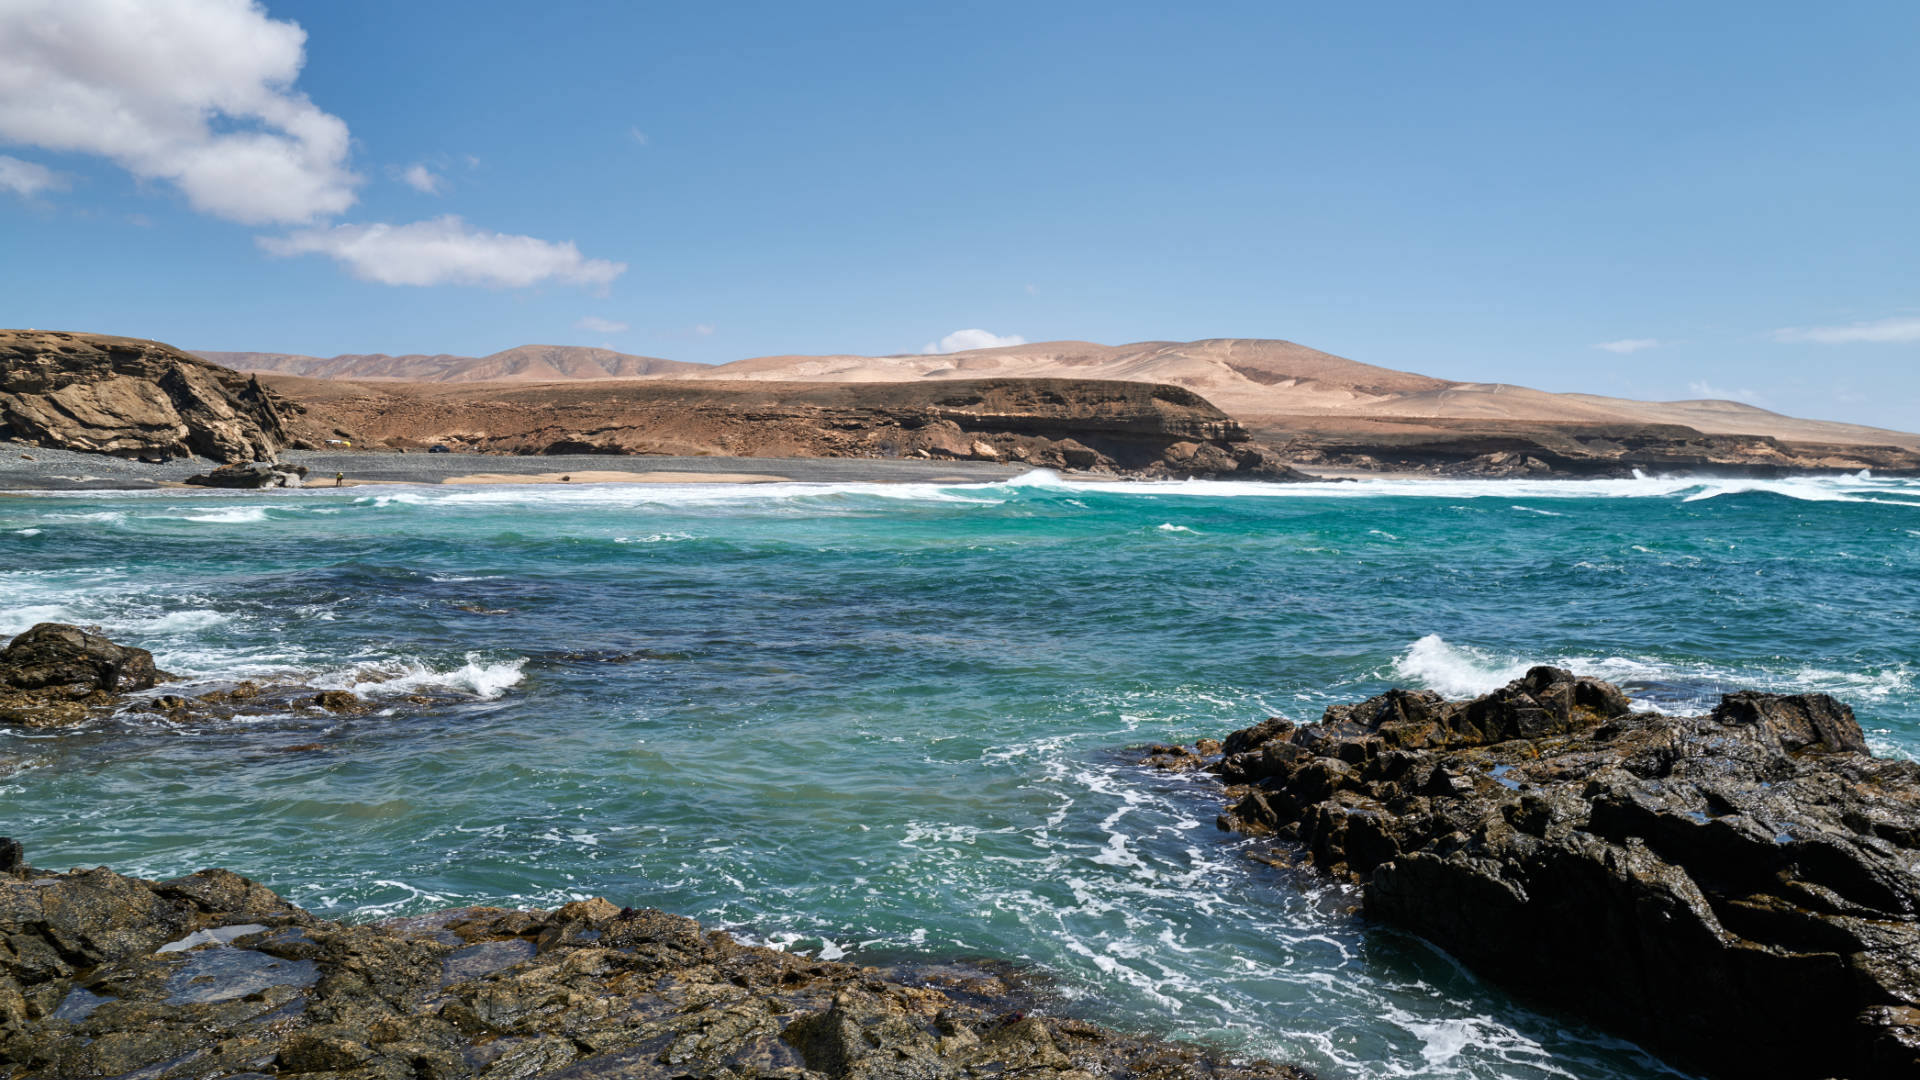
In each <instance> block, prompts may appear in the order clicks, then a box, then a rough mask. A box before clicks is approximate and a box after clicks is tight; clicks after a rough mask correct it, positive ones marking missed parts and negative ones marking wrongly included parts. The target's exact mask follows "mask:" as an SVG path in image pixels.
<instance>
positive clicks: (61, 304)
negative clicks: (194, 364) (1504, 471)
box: [0, 0, 1920, 429]
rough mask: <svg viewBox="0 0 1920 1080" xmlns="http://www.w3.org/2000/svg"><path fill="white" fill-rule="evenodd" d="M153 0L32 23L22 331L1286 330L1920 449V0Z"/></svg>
mask: <svg viewBox="0 0 1920 1080" xmlns="http://www.w3.org/2000/svg"><path fill="white" fill-rule="evenodd" d="M116 9H118V11H119V13H118V14H116V13H115V11H116ZM128 10H129V9H128V8H127V7H126V6H122V5H113V4H109V3H107V2H105V0H0V252H4V258H0V324H5V325H13V326H38V327H60V328H68V329H85V330H98V331H104V332H112V333H121V334H130V335H136V336H141V337H152V338H158V339H161V340H165V341H170V342H173V343H175V344H179V345H182V346H186V347H189V348H203V349H231V350H258V351H281V352H301V353H313V354H319V355H332V354H335V353H341V352H392V353H401V352H454V353H465V354H484V353H488V352H492V351H496V350H498V349H502V348H506V347H509V346H512V345H517V344H523V343H529V342H542V343H559V344H584V345H608V346H611V347H613V348H617V349H620V350H622V351H625V352H633V353H644V354H649V355H659V356H669V357H674V358H678V359H687V360H699V361H710V362H720V361H725V360H731V359H737V358H740V357H746V356H755V355H764V354H769V353H784V352H861V353H888V352H914V351H919V350H921V349H922V348H925V347H927V346H928V345H929V344H931V343H937V342H939V341H941V340H942V339H944V338H946V337H947V335H949V334H951V333H953V332H954V331H959V330H967V329H979V330H983V331H986V332H987V333H988V334H990V335H999V336H1006V337H1019V338H1023V339H1025V340H1029V341H1041V340H1048V339H1054V338H1079V339H1087V340H1094V341H1103V342H1110V343H1118V342H1126V341H1138V340H1153V339H1165V340H1187V339H1192V338H1200V337H1220V336H1240V337H1279V338H1288V339H1291V340H1295V341H1300V342H1303V343H1306V344H1309V345H1313V346H1315V347H1318V348H1323V349H1327V350H1329V351H1332V352H1336V353H1339V354H1341V355H1345V356H1350V357H1353V358H1355V359H1359V360H1364V361H1368V362H1370V363H1376V364H1383V365H1386V366H1389V367H1396V368H1405V369H1411V370H1415V371H1422V372H1427V373H1430V374H1434V375H1440V376H1445V377H1450V378H1459V379H1479V380H1498V381H1506V382H1516V383H1523V384H1527V385H1533V386H1539V387H1543V388H1546V389H1553V390H1586V391H1591V392H1596V393H1610V394H1624V395H1629V396H1638V397H1649V398H1661V399H1668V398H1684V397H1699V396H1722V397H1737V398H1742V399H1745V400H1750V401H1754V402H1756V403H1758V404H1762V405H1765V406H1768V407H1772V408H1777V409H1780V410H1782V411H1787V412H1793V413H1798V414H1802V415H1814V416H1824V417H1833V418H1840V419H1851V420H1858V421H1862V422H1869V423H1877V424H1882V425H1887V426H1894V427H1902V428H1909V429H1911V428H1916V427H1920V258H1916V251H1917V250H1920V243H1916V242H1917V241H1920V214H1917V213H1916V209H1915V204H1916V192H1920V140H1916V139H1915V137H1914V133H1915V132H1916V131H1920V78H1917V77H1916V75H1915V72H1916V71H1920V5H1915V4H1911V3H1905V2H1899V3H1891V2H1890V3H1855V4H1849V3H1838V4H1822V5H1808V4H1769V3H1743V4H1707V3H1696V4H1671V3H1662V4H1635V3H1616V4H1608V5H1563V4H1537V3H1526V4H1520V3H1513V4H1504V3H1462V4H1430V3H1405V4H1375V5H1324V4H1316V5H1305V4H1282V3H1263V4H1235V3H1215V4H1207V5H1171V4H1152V5H1129V4H1124V3H1111V2H1110V3H1100V4H1091V3H1090V4H1071V3H1049V4H1030V3H1029V4H1004V5H1003V4H974V5H967V6H964V7H960V6H939V7H936V6H933V5H894V4H888V5H881V4H870V5H869V4H835V5H796V4H766V5H752V4H731V5H671V6H670V5H659V4H619V5H600V4H585V3H564V2H562V3H544V4H540V5H528V4H518V3H490V2H484V0H468V2H464V3H457V4H455V3H446V4H442V3H424V2H414V3H407V4H391V3H364V2H357V0H311V2H289V0H273V2H270V3H267V4H265V5H264V6H261V5H257V4H254V5H250V4H248V3H246V2H245V0H173V2H171V3H167V4H160V3H157V2H156V3H153V4H148V5H138V4H135V5H131V10H132V12H133V14H132V15H129V14H128ZM302 32H303V34H304V36H302ZM9 72H11V74H9ZM568 245H571V247H569V246H568ZM1601 346H1611V348H1602V347H1601Z"/></svg>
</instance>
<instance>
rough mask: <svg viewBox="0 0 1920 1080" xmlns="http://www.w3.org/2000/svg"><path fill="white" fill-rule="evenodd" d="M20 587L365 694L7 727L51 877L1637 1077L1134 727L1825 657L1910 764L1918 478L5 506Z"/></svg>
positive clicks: (1919, 550)
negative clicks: (1567, 677)
mask: <svg viewBox="0 0 1920 1080" xmlns="http://www.w3.org/2000/svg"><path fill="white" fill-rule="evenodd" d="M43 620H63V621H75V622H81V623H92V624H98V625H100V626H101V627H103V628H105V629H106V630H107V631H108V632H109V633H110V634H112V635H113V636H114V637H116V638H117V639H120V640H122V641H127V642H131V643H136V644H140V645H144V646H146V647H148V648H151V649H153V650H154V652H155V653H156V655H157V657H158V659H159V660H160V662H161V664H162V666H163V667H166V668H168V669H170V670H172V671H175V672H177V673H180V674H182V675H184V676H187V677H189V678H191V679H193V680H197V681H200V682H202V683H204V684H205V685H206V686H207V687H208V688H212V687H214V686H217V685H219V684H221V683H222V682H223V681H228V682H230V681H232V680H235V679H238V678H243V677H250V678H280V677H289V678H299V679H301V680H305V681H308V682H310V683H313V684H315V685H321V686H337V687H343V688H356V689H358V690H359V691H360V692H361V693H363V694H365V695H366V696H368V697H369V698H370V699H372V700H373V701H374V702H375V703H376V704H378V705H379V706H380V707H379V708H378V709H377V710H375V711H374V712H372V713H370V714H368V715H365V716H357V717H349V718H342V717H335V716H328V715H321V714H318V713H313V714H306V715H289V716H279V717H270V718H264V719H256V720H251V721H247V722H234V723H229V724H224V725H218V726H214V727H211V728H196V729H184V728H171V727H168V726H165V725H164V724H156V723H153V722H152V721H151V720H148V721H145V722H127V723H109V724H104V725H101V726H97V727H94V728H90V729H87V730H83V731H77V732H68V733H62V734H57V735H39V736H29V735H27V734H24V733H20V732H0V822H4V827H0V831H3V832H7V833H10V834H12V835H17V836H22V837H24V838H25V839H26V841H27V844H28V854H29V856H30V857H31V858H32V859H33V861H34V862H35V863H36V864H37V865H41V866H52V867H66V866H70V865H95V864H102V863H104V864H108V865H111V866H113V867H115V868H117V869H120V870H123V871H127V872H135V873H140V874H143V875H152V876H171V875H174V874H178V873H183V872H187V871H191V870H194V869H198V868H201V867H205V866H214V865H219V866H227V867H230V868H232V869H235V870H238V871H240V872H242V873H245V874H248V875H250V876H252V877H255V878H258V879H260V880H262V881H264V882H266V883H267V884H269V885H270V886H272V887H273V888H275V889H277V890H279V891H281V892H282V893H284V894H286V895H288V896H289V897H291V898H292V899H294V900H296V901H297V902H299V903H301V904H304V905H306V906H308V907H311V908H313V909H315V910H318V911H321V912H325V913H328V914H332V915H338V916H345V917H358V918H375V917H380V916H384V915H392V914H403V913H409V912H417V911H422V910H427V909H432V908H437V907H444V906H449V905H454V904H467V903H497V904H508V905H516V904H518V905H533V904H538V905H550V904H553V903H556V902H560V901H563V900H565V899H568V898H573V897H578V896H585V895H594V894H599V895H605V896H607V897H609V898H610V899H612V900H613V901H614V902H615V903H619V904H634V905H656V906H659V907H663V908H666V909H668V910H671V911H676V912H681V913H684V914H688V915H693V916H696V917H698V918H700V919H702V920H704V921H706V922H708V923H710V924H713V925H720V926H726V927H730V928H734V929H736V930H737V931H738V932H739V933H740V934H741V935H742V936H744V937H747V938H749V939H751V940H756V941H761V942H767V943H772V944H776V945H780V946H782V947H786V948H790V949H798V950H805V951H808V952H814V953H819V954H823V955H826V956H828V957H835V956H840V955H843V954H844V955H847V956H866V957H874V958H887V959H892V958H899V957H910V956H912V957H949V958H950V957H991V958H997V959H1002V960H1011V961H1016V962H1020V963H1023V964H1026V965H1029V966H1031V967H1032V968H1034V969H1036V970H1038V971H1039V972H1041V973H1043V974H1044V975H1046V976H1047V977H1049V978H1050V979H1051V980H1052V982H1053V984H1054V986H1055V988H1056V991H1057V993H1058V994H1059V995H1060V1001H1059V1003H1058V1005H1057V1006H1056V1007H1058V1008H1063V1009H1071V1010H1076V1011H1080V1012H1083V1013H1086V1014H1088V1015H1092V1016H1096V1017H1099V1018H1101V1019H1105V1020H1107V1021H1109V1022H1114V1023H1118V1024H1121V1025H1124V1026H1127V1027H1131V1028H1135V1029H1144V1030H1149V1031H1153V1032H1158V1033H1164V1034H1170V1035H1176V1036H1180V1037H1185V1038H1192V1039H1198V1040H1202V1041H1207V1042H1210V1043H1213V1044H1216V1045H1220V1046H1224V1047H1228V1048H1231V1049H1232V1050H1233V1051H1234V1052H1236V1053H1238V1054H1244V1055H1254V1054H1265V1055H1271V1056H1275V1057H1278V1058H1283V1059H1289V1060H1297V1061H1303V1062H1306V1063H1309V1064H1311V1065H1313V1066H1315V1067H1317V1068H1319V1069H1321V1070H1323V1071H1324V1072H1325V1073H1326V1074H1327V1075H1329V1076H1335V1077H1340V1076H1434V1077H1515V1078H1518V1077H1548V1076H1562V1077H1603V1078H1612V1077H1651V1076H1661V1075H1670V1074H1668V1073H1667V1072H1666V1070H1665V1069H1664V1068H1663V1067H1662V1066H1661V1065H1660V1064H1659V1063H1657V1062H1655V1061H1653V1060H1652V1059H1650V1058H1648V1057H1646V1056H1644V1055H1642V1054H1640V1053H1639V1052H1638V1051H1636V1050H1635V1049H1634V1048H1633V1047H1631V1046H1628V1045H1626V1044H1623V1043H1619V1042H1616V1041H1613V1040H1609V1039H1607V1038H1605V1037H1603V1036H1601V1035H1599V1034H1597V1033H1595V1032H1594V1031H1592V1030H1590V1029H1587V1028H1584V1027H1582V1026H1580V1025H1578V1024H1574V1023H1571V1022H1568V1021H1566V1020H1565V1019H1564V1018H1560V1017H1555V1016H1552V1015H1546V1014H1542V1013H1539V1012H1535V1011H1531V1010H1529V1009H1527V1008H1525V1007H1524V1006H1522V1005H1520V1004H1517V1003H1515V1002H1514V1001H1513V1000H1511V999H1510V998H1508V997H1506V996H1505V995H1503V994H1501V993H1499V992H1497V991H1495V990H1493V989H1490V988H1489V987H1487V986H1485V985H1483V984H1481V983H1479V982H1478V981H1477V980H1475V979H1474V978H1472V977H1471V976H1470V975H1468V974H1467V973H1465V972H1463V971H1461V970H1460V969H1458V968H1457V967H1456V966H1455V965H1454V964H1453V963H1452V962H1451V961H1450V960H1449V959H1448V958H1447V957H1445V956H1444V955H1442V954H1440V953H1437V952H1435V951H1433V950H1431V949H1429V948H1427V947H1425V946H1424V945H1422V944H1420V943H1419V942H1418V941H1415V940H1412V939H1409V938H1407V937H1404V936H1401V935H1399V934H1396V933H1393V932H1390V931H1386V930H1381V929H1378V928H1370V927H1367V926H1365V925H1364V924H1362V923H1361V922H1359V921H1358V920H1356V919H1355V918H1354V917H1353V916H1352V915H1351V914H1350V909H1351V908H1352V906H1353V905H1354V903H1355V902H1356V899H1357V898H1356V897H1355V896H1353V895H1352V894H1350V893H1347V892H1344V891H1341V890H1339V889H1334V888H1329V887H1326V886H1323V885H1317V884H1315V883H1314V882H1312V881H1311V880H1305V879H1300V878H1295V877H1289V876H1287V875H1285V874H1283V873H1281V872H1279V871H1275V870H1272V869H1269V868H1267V867H1265V866H1262V865H1260V864H1257V863H1254V862H1252V861H1250V860H1248V859H1246V858H1245V857H1244V855H1243V852H1244V851H1245V850H1246V849H1247V847H1248V842H1247V841H1244V840H1241V839H1238V838H1234V837H1230V836H1227V835H1225V834H1222V833H1220V832H1218V831H1216V830H1215V828H1214V826H1213V817H1214V814H1215V812H1216V810H1217V809H1218V806H1217V802H1216V800H1215V799H1214V798H1213V797H1212V796H1211V795H1210V793H1209V792H1208V790H1207V789H1206V787H1205V784H1204V783H1203V782H1199V781H1196V780H1193V779H1191V778H1187V779H1182V778H1179V777H1170V776H1166V775H1160V774H1155V773H1152V772H1148V771H1146V770H1143V769H1140V768H1138V767H1135V766H1133V765H1131V764H1130V761H1131V760H1132V758H1133V757H1134V756H1137V755H1129V754H1128V753H1127V752H1126V751H1125V748H1126V747H1128V746H1129V745H1134V744H1139V743H1143V742H1148V741H1155V740H1165V741H1189V742H1190V741H1191V740H1193V739H1195V738H1198V737H1201V736H1218V735H1221V734H1224V733H1225V732H1226V731H1228V730H1230V729H1232V728H1235V727H1239V726H1243V725H1245V724H1247V723H1249V722H1252V721H1254V720H1257V719H1259V718H1261V717H1264V716H1267V715H1272V714H1278V715H1283V716H1287V717H1291V718H1294V719H1296V720H1309V719H1313V718H1316V717H1317V716H1318V715H1319V713H1320V711H1321V709H1323V708H1324V707H1325V706H1326V705H1328V704H1330V703H1334V702H1340V701H1350V700H1357V699H1359V698H1361V697H1364V696H1366V695H1368V694H1371V693H1374V692H1377V691H1379V690H1380V689H1382V688H1384V687H1387V686H1389V685H1402V686H1418V687H1431V688H1434V689H1438V690H1442V691H1445V692H1447V693H1449V694H1469V693H1474V692H1479V691H1484V690H1486V689H1489V688H1491V687H1493V686H1496V685H1498V684H1500V683H1501V682H1503V681H1505V680H1506V679H1508V678H1511V677H1514V676H1516V675H1518V674H1519V673H1520V672H1521V671H1523V670H1524V669H1525V667H1526V666H1527V665H1529V664H1531V663H1534V662H1542V661H1550V662H1554V663H1559V664H1563V665H1566V666H1570V667H1573V668H1575V669H1576V670H1579V671H1582V672H1588V673H1593V674H1598V675H1602V676H1605V677H1607V678H1611V679H1614V680H1617V681H1620V682H1622V683H1623V684H1625V685H1626V686H1627V688H1628V690H1629V692H1630V693H1631V694H1633V695H1634V696H1635V697H1636V698H1637V699H1638V700H1639V701H1641V702H1643V703H1645V704H1648V705H1657V706H1661V707H1666V708H1690V707H1695V706H1704V705H1706V704H1709V703H1710V702H1711V701H1712V700H1713V698H1714V696H1715V695H1717V694H1718V693H1720V692H1722V691H1725V690H1729V689H1734V688H1739V687H1759V688H1766V689H1778V690H1823V691H1827V692H1830V693H1833V694H1836V695H1838V696H1839V697H1841V698H1842V699H1844V700H1846V701H1847V702H1849V703H1850V704H1852V705H1853V706H1854V708H1855V709H1856V710H1858V712H1859V715H1860V717H1861V720H1862V722H1863V725H1864V726H1865V727H1866V728H1867V729H1868V731H1869V733H1870V738H1871V739H1872V741H1873V742H1874V745H1875V747H1876V749H1877V750H1878V751H1879V752H1882V753H1889V754H1902V755H1910V754H1914V753H1916V752H1920V687H1916V685H1915V680H1916V671H1917V670H1920V655H1917V653H1920V648H1917V647H1916V631H1920V482H1914V481H1904V480H1880V479H1873V478H1868V477H1840V478H1830V479H1801V480H1784V481H1695V480H1686V479H1672V480H1652V479H1650V480H1635V481H1618V482H1613V481H1607V482H1590V483H1528V482H1513V481H1506V482H1438V481H1412V480H1403V481H1390V480H1389V481H1373V482H1367V483H1358V484H1338V485H1332V484H1329V485H1308V486H1292V487H1268V486H1262V485H1250V484H1219V483H1188V484H1167V485H1133V484H1107V485H1082V484H1062V483H1059V482H1057V481H1055V480H1053V479H1051V478H1049V477H1046V476H1044V475H1035V476H1032V477H1028V478H1025V479H1024V480H1022V481H1016V482H1013V483H1009V484H995V485H984V486H954V487H940V486H930V485H922V486H907V485H901V486H885V487H882V486H860V485H837V486H804V485H766V486H751V487H726V486H600V487H580V488H563V487H553V486H546V487H501V488H490V489H472V488H466V489H450V488H401V487H390V488H358V489H350V490H348V491H342V492H335V491H329V490H316V491H310V492H294V493H287V494H284V495H281V494H276V495H274V496H272V497H267V496H263V495H258V494H223V493H195V494H182V493H178V492H164V493H154V494H150V495H149V494H141V495H112V496H102V495H98V494H88V495H75V496H64V497H37V498H31V499H5V500H0V632H4V633H8V634H11V633H16V632H18V631H20V630H23V629H25V628H26V627H27V626H29V625H31V624H33V623H35V622H38V621H43ZM376 680H385V681H376ZM425 687H432V688H438V689H443V690H449V691H456V692H458V693H459V694H460V695H461V697H460V698H459V699H458V700H457V701H455V702H454V703H452V704H447V705H438V706H434V707H420V706H416V705H410V704H407V703H405V702H404V700H403V697H404V695H405V694H406V693H408V692H410V691H411V690H414V689H418V688H425ZM309 743H319V744H321V748H320V749H317V750H299V751H292V752H289V751H288V748H289V747H295V746H299V745H302V744H309ZM1515 947H1516V948H1524V947H1525V945H1524V943H1521V942H1516V943H1515Z"/></svg>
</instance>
